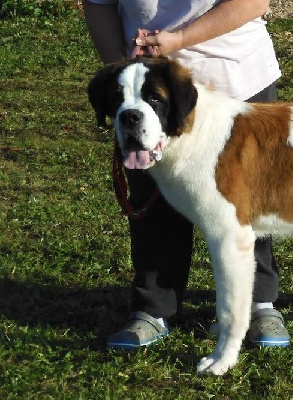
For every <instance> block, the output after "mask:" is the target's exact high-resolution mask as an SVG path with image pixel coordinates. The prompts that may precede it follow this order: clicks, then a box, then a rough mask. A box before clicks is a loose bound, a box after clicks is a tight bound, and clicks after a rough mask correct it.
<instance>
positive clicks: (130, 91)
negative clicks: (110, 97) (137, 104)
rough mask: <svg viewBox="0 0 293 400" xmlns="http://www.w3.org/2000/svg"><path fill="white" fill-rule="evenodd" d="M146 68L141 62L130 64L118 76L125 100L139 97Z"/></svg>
mask: <svg viewBox="0 0 293 400" xmlns="http://www.w3.org/2000/svg"><path fill="white" fill-rule="evenodd" d="M147 71H148V68H147V67H145V66H144V65H143V64H142V63H139V64H132V65H129V66H128V67H126V68H125V69H124V70H123V71H122V72H121V74H120V76H119V78H118V82H119V84H120V85H121V86H122V87H123V94H124V100H125V101H131V100H133V99H135V98H137V97H140V93H141V88H142V85H143V84H144V82H145V74H146V72H147Z"/></svg>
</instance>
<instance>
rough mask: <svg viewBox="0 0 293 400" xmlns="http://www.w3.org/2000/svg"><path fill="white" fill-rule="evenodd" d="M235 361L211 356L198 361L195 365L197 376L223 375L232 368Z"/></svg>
mask: <svg viewBox="0 0 293 400" xmlns="http://www.w3.org/2000/svg"><path fill="white" fill-rule="evenodd" d="M236 361H237V360H235V359H233V360H232V359H227V358H224V357H219V356H216V355H215V354H211V355H210V356H208V357H204V358H202V359H201V360H200V362H199V363H198V364H197V372H198V373H199V374H212V375H223V374H225V372H227V371H228V369H229V368H232V367H234V365H235V364H236Z"/></svg>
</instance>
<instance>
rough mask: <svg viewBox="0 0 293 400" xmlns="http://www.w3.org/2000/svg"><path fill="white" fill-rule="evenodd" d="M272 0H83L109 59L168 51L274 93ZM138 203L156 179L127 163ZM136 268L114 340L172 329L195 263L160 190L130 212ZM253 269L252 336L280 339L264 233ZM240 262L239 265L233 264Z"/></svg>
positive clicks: (129, 341)
mask: <svg viewBox="0 0 293 400" xmlns="http://www.w3.org/2000/svg"><path fill="white" fill-rule="evenodd" d="M269 3H270V1H269V0H202V1H198V0H182V1H177V0H156V1H152V0H120V1H119V0H83V8H84V13H85V18H86V22H87V26H88V29H89V33H90V36H91V38H92V40H93V43H94V45H95V47H96V49H97V51H98V53H99V55H100V58H101V59H102V61H103V62H104V63H105V64H108V63H112V62H117V61H120V60H122V59H123V58H125V57H129V56H130V55H131V54H132V53H133V52H134V53H135V54H141V55H148V54H150V53H151V55H152V56H155V57H158V56H161V55H163V56H168V57H170V58H172V59H176V60H178V61H179V62H180V63H182V64H183V65H184V66H186V67H188V68H190V70H191V71H192V73H193V76H194V79H195V80H196V81H197V82H199V83H203V84H205V85H209V86H211V87H213V88H215V89H217V90H221V91H224V92H226V93H227V94H229V95H230V96H231V97H234V98H237V99H240V100H247V101H251V102H257V101H262V102H265V101H274V100H276V80H277V79H278V78H279V77H280V75H281V74H280V70H279V66H278V62H277V60H276V56H275V52H274V48H273V44H272V41H271V39H270V37H269V34H268V32H267V30H266V28H265V23H264V21H263V20H262V19H261V16H262V15H263V14H264V13H265V12H266V10H267V9H268V7H269ZM125 172H126V174H127V178H128V184H129V187H130V201H131V202H132V204H133V205H134V207H136V208H137V209H140V208H142V207H143V206H144V205H145V204H146V203H147V201H148V200H149V199H150V198H151V197H152V195H153V193H154V191H155V184H154V182H153V181H152V179H151V178H150V177H149V176H148V175H147V173H146V172H145V171H141V170H131V171H130V170H125ZM129 226H130V235H131V256H132V262H133V266H134V270H135V276H134V280H133V292H132V295H133V296H132V310H131V311H132V312H131V314H130V317H129V321H128V322H127V324H126V325H125V326H124V327H122V329H120V330H119V331H118V332H116V333H114V334H113V335H111V336H110V337H109V338H108V340H107V345H108V346H109V347H111V348H124V349H131V348H132V349H133V348H138V347H140V346H144V345H149V344H151V343H154V342H156V341H157V340H159V339H161V338H163V337H164V336H166V335H168V334H169V330H168V325H167V318H169V317H171V316H173V315H175V314H176V313H177V312H178V311H179V310H180V307H181V303H182V298H183V294H184V290H185V288H186V284H187V280H188V274H189V269H190V263H191V254H192V246H193V226H192V224H191V223H190V222H189V221H187V220H186V219H185V218H184V217H183V216H181V215H180V214H178V213H177V212H176V211H174V210H173V209H172V208H171V207H170V206H169V205H168V204H167V203H166V201H165V200H164V199H163V198H162V196H161V197H159V198H158V199H157V201H156V202H155V203H154V204H153V206H152V208H151V210H150V211H149V213H148V214H147V216H146V217H144V218H143V219H132V218H129ZM255 258H256V262H257V269H256V272H255V288H254V296H253V305H252V317H251V324H250V328H249V331H248V337H249V339H250V341H251V342H252V343H253V344H256V345H257V344H258V345H266V346H286V345H288V344H289V341H290V338H289V334H288V332H287V330H286V328H285V327H284V324H283V322H284V321H283V317H282V315H281V313H280V312H278V311H277V310H275V309H274V308H273V302H274V301H276V299H277V297H278V272H277V267H276V263H275V260H274V257H273V255H272V243H271V239H270V238H265V239H258V240H257V241H256V244H255ZM235 269H237V265H235Z"/></svg>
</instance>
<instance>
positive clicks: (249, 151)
mask: <svg viewBox="0 0 293 400" xmlns="http://www.w3.org/2000/svg"><path fill="white" fill-rule="evenodd" d="M89 98H90V101H91V103H92V105H93V107H94V109H95V110H96V113H97V118H98V122H99V124H100V125H103V124H104V123H105V117H106V116H107V115H108V116H110V117H112V118H113V119H114V120H115V124H116V132H117V138H118V141H119V144H120V147H121V150H122V153H123V155H124V157H125V166H127V167H128V168H149V169H148V171H149V173H150V174H151V176H152V177H153V178H154V179H155V180H156V182H157V184H158V186H159V188H160V190H161V192H162V194H163V195H164V196H165V198H166V199H167V201H168V202H169V203H170V204H171V205H172V206H173V207H174V208H175V209H177V210H178V211H179V212H181V213H182V214H183V215H184V216H185V217H186V218H188V219H189V220H190V221H192V222H193V223H194V224H196V225H198V226H199V227H200V228H201V230H202V232H203V234H204V236H205V239H206V241H207V244H208V247H209V251H210V256H211V260H212V264H213V268H214V275H215V280H216V288H217V316H218V319H219V323H220V335H219V340H218V343H217V346H216V349H215V352H214V353H213V354H211V355H210V356H208V357H205V358H203V359H202V360H201V361H200V363H199V365H198V371H199V372H211V373H213V374H215V375H221V374H223V373H225V372H226V371H227V370H228V369H229V368H230V367H233V366H234V365H235V364H236V362H237V358H238V353H239V350H240V347H241V343H242V340H243V338H244V337H245V334H246V331H247V329H248V327H249V321H250V310H251V302H252V290H253V280H254V271H255V260H254V242H255V238H256V237H257V236H264V235H268V234H271V233H274V234H282V235H283V234H287V233H289V232H292V230H293V123H292V115H293V106H292V104H291V105H290V104H284V103H271V104H248V103H245V102H241V101H238V100H234V99H230V98H229V97H227V96H226V95H224V94H222V93H219V92H217V91H214V90H210V89H207V88H205V87H204V86H202V85H198V84H196V83H194V82H193V81H192V79H191V75H190V73H189V71H187V70H186V69H184V68H182V67H181V66H179V64H177V63H176V62H173V61H169V60H167V59H145V58H142V59H136V60H134V61H125V62H122V63H120V64H115V65H110V66H107V67H106V68H104V69H103V70H102V71H100V72H99V73H98V75H97V76H96V77H95V78H94V79H93V80H92V82H91V83H90V85H89ZM166 251H168V250H167V249H166Z"/></svg>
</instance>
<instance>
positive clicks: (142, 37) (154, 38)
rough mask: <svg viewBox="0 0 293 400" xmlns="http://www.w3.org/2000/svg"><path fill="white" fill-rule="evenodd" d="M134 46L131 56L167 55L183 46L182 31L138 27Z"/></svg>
mask: <svg viewBox="0 0 293 400" xmlns="http://www.w3.org/2000/svg"><path fill="white" fill-rule="evenodd" d="M133 42H134V48H133V50H132V53H131V56H130V57H131V58H135V57H137V56H150V57H159V56H165V55H167V54H169V53H171V52H172V51H176V50H179V49H180V48H182V42H183V38H182V31H177V32H167V31H159V30H155V31H154V32H151V31H148V30H147V29H138V30H137V33H136V37H135V38H134V39H133Z"/></svg>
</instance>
